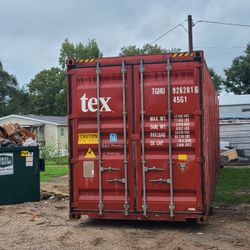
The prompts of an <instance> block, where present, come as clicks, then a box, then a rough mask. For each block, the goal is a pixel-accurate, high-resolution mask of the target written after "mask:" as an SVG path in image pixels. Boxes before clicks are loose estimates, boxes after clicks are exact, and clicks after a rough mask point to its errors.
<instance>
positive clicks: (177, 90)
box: [172, 86, 199, 95]
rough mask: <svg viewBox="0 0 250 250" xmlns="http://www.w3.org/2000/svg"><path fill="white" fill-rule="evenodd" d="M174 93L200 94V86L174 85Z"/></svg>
mask: <svg viewBox="0 0 250 250" xmlns="http://www.w3.org/2000/svg"><path fill="white" fill-rule="evenodd" d="M172 93H173V94H176V95H179V94H198V93H199V87H198V86H190V87H186V86H184V87H173V88H172Z"/></svg>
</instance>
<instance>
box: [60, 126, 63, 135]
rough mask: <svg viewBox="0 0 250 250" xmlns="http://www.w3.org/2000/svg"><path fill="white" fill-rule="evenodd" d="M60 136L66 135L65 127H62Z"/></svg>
mask: <svg viewBox="0 0 250 250" xmlns="http://www.w3.org/2000/svg"><path fill="white" fill-rule="evenodd" d="M60 136H64V128H60Z"/></svg>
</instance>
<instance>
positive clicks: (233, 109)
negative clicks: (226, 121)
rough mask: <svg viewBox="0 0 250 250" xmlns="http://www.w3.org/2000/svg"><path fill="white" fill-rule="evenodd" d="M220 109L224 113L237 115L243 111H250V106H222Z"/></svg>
mask: <svg viewBox="0 0 250 250" xmlns="http://www.w3.org/2000/svg"><path fill="white" fill-rule="evenodd" d="M219 109H220V112H222V113H237V112H242V110H243V109H250V104H246V105H245V104H244V105H227V106H220V107H219Z"/></svg>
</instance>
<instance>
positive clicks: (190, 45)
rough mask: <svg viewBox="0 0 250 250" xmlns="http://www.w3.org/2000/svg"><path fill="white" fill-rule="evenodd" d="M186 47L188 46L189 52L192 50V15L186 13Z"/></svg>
mask: <svg viewBox="0 0 250 250" xmlns="http://www.w3.org/2000/svg"><path fill="white" fill-rule="evenodd" d="M188 47H189V52H193V20H192V15H188Z"/></svg>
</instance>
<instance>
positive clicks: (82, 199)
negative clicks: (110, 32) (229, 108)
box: [67, 51, 219, 223]
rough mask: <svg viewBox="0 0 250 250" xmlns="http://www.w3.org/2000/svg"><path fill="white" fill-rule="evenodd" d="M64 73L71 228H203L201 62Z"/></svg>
mask: <svg viewBox="0 0 250 250" xmlns="http://www.w3.org/2000/svg"><path fill="white" fill-rule="evenodd" d="M67 66H68V70H67V82H68V83H67V90H68V122H69V123H68V124H69V160H70V216H71V218H79V217H80V216H81V215H88V216H89V217H91V218H100V219H126V220H129V219H138V220H165V221H186V220H189V219H194V220H196V221H197V222H199V223H202V222H204V221H206V220H207V217H208V213H209V208H210V206H211V200H212V195H213V191H214V187H215V184H216V178H217V174H218V170H219V114H218V98H217V94H216V90H215V88H214V86H213V83H212V80H211V77H210V74H209V72H208V69H207V66H206V63H205V60H204V56H203V52H202V51H195V52H193V53H188V52H187V53H172V54H161V55H145V56H131V57H110V58H99V59H96V60H94V59H90V60H88V59H84V60H69V61H68V62H67Z"/></svg>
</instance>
